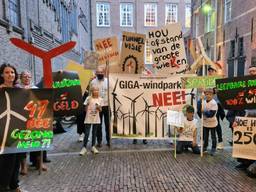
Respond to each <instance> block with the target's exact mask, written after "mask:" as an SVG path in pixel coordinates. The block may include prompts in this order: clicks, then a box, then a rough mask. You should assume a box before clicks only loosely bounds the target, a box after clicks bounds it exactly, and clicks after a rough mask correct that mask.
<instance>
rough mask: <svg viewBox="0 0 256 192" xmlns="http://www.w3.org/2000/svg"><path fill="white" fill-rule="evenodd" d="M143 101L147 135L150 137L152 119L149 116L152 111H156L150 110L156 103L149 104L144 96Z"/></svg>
mask: <svg viewBox="0 0 256 192" xmlns="http://www.w3.org/2000/svg"><path fill="white" fill-rule="evenodd" d="M143 101H144V103H145V109H144V110H143V112H142V114H143V113H145V137H148V136H149V133H150V119H149V116H150V114H151V113H152V112H154V111H150V108H151V107H154V105H149V104H148V102H147V101H146V99H145V98H144V97H143Z"/></svg>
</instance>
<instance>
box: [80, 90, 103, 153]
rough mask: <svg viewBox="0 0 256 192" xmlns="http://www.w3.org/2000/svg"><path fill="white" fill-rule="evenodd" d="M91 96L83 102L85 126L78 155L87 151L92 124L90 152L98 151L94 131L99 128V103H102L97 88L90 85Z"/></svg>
mask: <svg viewBox="0 0 256 192" xmlns="http://www.w3.org/2000/svg"><path fill="white" fill-rule="evenodd" d="M91 93H92V95H91V96H88V97H87V98H86V100H85V102H84V105H85V106H86V116H85V121H84V123H85V128H84V133H85V135H84V146H83V148H82V150H81V152H80V155H85V154H86V153H87V149H86V147H87V143H88V138H89V135H90V130H91V126H92V152H93V153H94V154H97V153H99V151H98V150H97V149H96V147H95V143H96V133H97V130H98V129H100V128H101V126H100V123H101V120H100V111H101V105H102V103H103V99H102V98H100V97H99V88H98V87H96V86H95V87H92V88H91Z"/></svg>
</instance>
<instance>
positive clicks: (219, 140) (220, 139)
mask: <svg viewBox="0 0 256 192" xmlns="http://www.w3.org/2000/svg"><path fill="white" fill-rule="evenodd" d="M216 132H217V136H218V143H220V142H223V139H222V129H221V126H220V121H219V119H218V125H217V127H216Z"/></svg>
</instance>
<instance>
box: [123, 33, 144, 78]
mask: <svg viewBox="0 0 256 192" xmlns="http://www.w3.org/2000/svg"><path fill="white" fill-rule="evenodd" d="M122 38H123V42H122V51H121V60H120V65H121V66H120V67H121V71H122V72H125V73H133V74H141V72H142V71H143V70H144V50H145V39H146V35H143V34H138V33H131V32H123V36H122Z"/></svg>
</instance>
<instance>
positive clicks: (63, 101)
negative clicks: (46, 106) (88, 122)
mask: <svg viewBox="0 0 256 192" xmlns="http://www.w3.org/2000/svg"><path fill="white" fill-rule="evenodd" d="M52 75H53V84H52V87H53V88H54V103H53V111H54V116H55V117H58V116H71V115H77V114H79V113H80V112H81V111H82V110H84V107H83V100H82V90H81V82H80V79H79V77H78V74H77V73H72V72H67V71H63V72H53V74H52Z"/></svg>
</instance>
